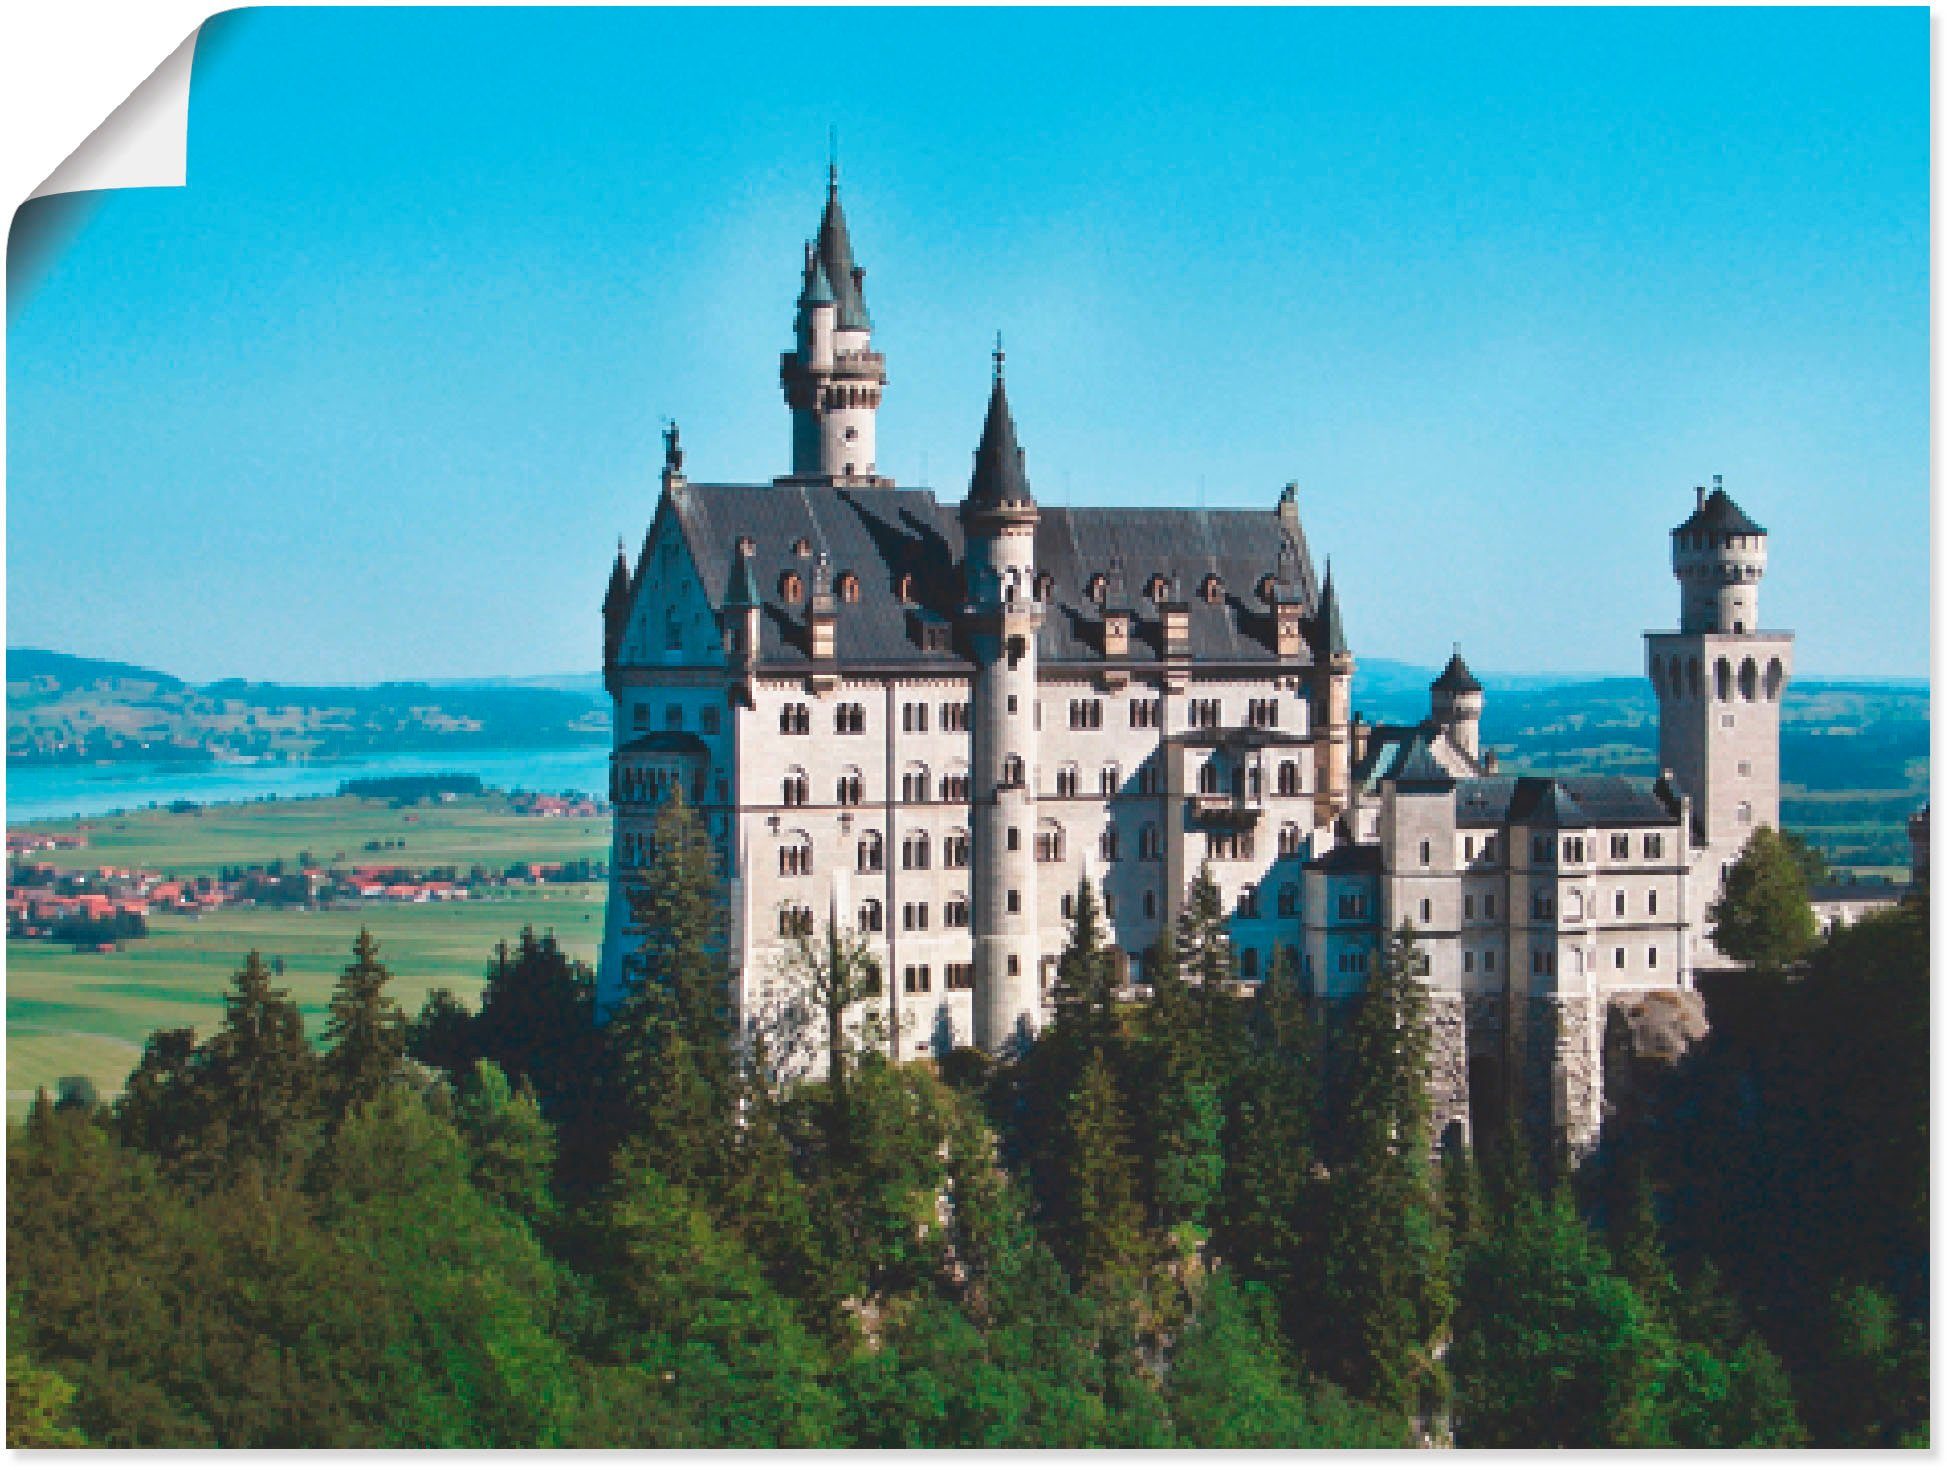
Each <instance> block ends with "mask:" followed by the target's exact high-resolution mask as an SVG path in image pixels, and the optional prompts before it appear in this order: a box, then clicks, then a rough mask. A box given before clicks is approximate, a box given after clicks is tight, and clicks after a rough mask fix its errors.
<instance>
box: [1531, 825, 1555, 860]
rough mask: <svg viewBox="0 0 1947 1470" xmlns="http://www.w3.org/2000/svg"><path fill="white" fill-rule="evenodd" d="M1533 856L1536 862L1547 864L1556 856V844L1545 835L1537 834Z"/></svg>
mask: <svg viewBox="0 0 1947 1470" xmlns="http://www.w3.org/2000/svg"><path fill="white" fill-rule="evenodd" d="M1532 855H1533V857H1534V860H1535V861H1536V862H1538V863H1545V862H1547V861H1548V860H1549V859H1550V858H1551V857H1553V856H1554V855H1555V844H1554V842H1553V841H1552V840H1551V839H1550V838H1549V837H1548V836H1547V835H1546V834H1545V833H1541V832H1537V833H1536V834H1535V840H1534V849H1533V854H1532Z"/></svg>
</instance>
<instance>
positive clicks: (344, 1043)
mask: <svg viewBox="0 0 1947 1470" xmlns="http://www.w3.org/2000/svg"><path fill="white" fill-rule="evenodd" d="M391 979H392V974H391V972H390V971H389V970H387V969H386V967H385V966H384V965H382V964H380V963H379V946H378V941H377V940H375V939H374V938H372V931H371V930H369V929H363V928H361V929H360V930H359V931H358V938H357V939H356V940H355V941H354V942H353V944H352V962H351V963H350V964H349V965H347V966H346V967H345V968H344V970H343V971H342V972H341V973H340V974H339V976H338V983H337V985H336V986H334V987H333V989H332V992H331V1019H330V1021H328V1022H327V1023H326V1025H325V1041H326V1043H327V1045H328V1047H329V1050H328V1051H327V1052H326V1054H325V1060H324V1073H325V1085H326V1089H327V1091H328V1093H329V1095H330V1098H331V1102H332V1106H333V1108H334V1109H335V1110H336V1111H337V1112H338V1113H339V1114H340V1115H341V1116H342V1115H343V1114H345V1113H346V1112H349V1111H350V1110H351V1109H352V1108H354V1107H356V1106H357V1105H358V1104H359V1103H362V1102H365V1101H366V1100H368V1099H370V1098H372V1097H375V1096H377V1095H378V1092H379V1090H380V1089H381V1088H383V1087H384V1086H385V1085H386V1083H388V1082H390V1081H391V1080H392V1079H393V1078H394V1077H396V1076H397V1075H398V1074H399V1063H400V1062H402V1061H403V1060H404V1059H405V1055H406V1015H405V1012H404V1011H402V1010H400V1009H399V1004H398V1002H397V1001H395V1000H393V999H392V997H391V996H389V995H387V994H386V993H385V987H386V986H387V985H388V984H389V983H390V982H391Z"/></svg>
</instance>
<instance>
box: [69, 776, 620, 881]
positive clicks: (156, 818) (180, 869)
mask: <svg viewBox="0 0 1947 1470" xmlns="http://www.w3.org/2000/svg"><path fill="white" fill-rule="evenodd" d="M31 827H32V830H33V831H36V832H57V833H58V832H85V833H86V834H87V838H88V845H87V846H86V847H82V848H75V849H54V850H51V851H48V852H42V853H36V854H34V856H33V858H32V861H34V862H44V863H51V864H53V865H54V866H55V867H60V868H96V867H101V866H103V865H108V866H114V867H144V868H152V869H158V870H160V871H162V872H166V873H174V874H192V873H214V872H216V871H217V870H218V869H219V868H222V867H225V866H229V865H235V864H239V863H263V862H269V861H270V860H271V859H272V858H283V859H284V860H285V861H286V862H292V861H295V860H296V858H297V857H298V855H299V854H300V853H309V854H310V855H311V857H312V858H313V860H315V861H316V862H319V863H322V864H326V865H329V866H351V865H357V864H361V863H376V864H387V865H392V864H397V865H401V866H412V867H445V866H455V867H459V868H462V869H465V868H468V867H471V866H472V865H473V864H475V863H482V864H484V865H486V866H487V867H489V868H491V869H494V870H496V871H499V870H501V869H504V868H505V867H507V865H508V864H509V863H514V862H519V861H522V860H526V861H528V862H566V861H570V860H572V859H575V858H594V859H605V858H606V857H607V856H608V822H607V820H606V819H605V818H596V817H589V818H583V819H579V820H577V819H574V818H568V817H522V816H517V815H515V814H514V812H513V810H512V808H511V806H510V805H509V803H508V800H507V798H506V797H504V796H501V795H498V794H491V795H486V796H479V797H465V798H461V799H458V800H454V801H450V802H442V803H438V804H422V805H419V806H410V807H400V808H395V807H393V806H391V805H390V804H389V803H387V802H383V801H367V800H362V799H360V798H358V797H352V796H331V797H321V798H318V799H316V800H311V801H264V802H239V803H235V804H230V805H223V806H208V807H203V808H201V809H199V810H196V811H192V812H171V811H160V810H159V811H139V812H127V813H124V814H121V815H119V816H112V817H91V818H87V819H84V820H82V821H71V822H35V823H32V824H31ZM367 842H381V843H383V842H402V843H403V844H404V845H403V846H398V847H388V848H383V849H381V850H380V851H376V852H367V851H366V850H365V844H366V843H367Z"/></svg>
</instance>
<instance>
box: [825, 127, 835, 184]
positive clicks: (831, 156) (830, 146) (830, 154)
mask: <svg viewBox="0 0 1947 1470" xmlns="http://www.w3.org/2000/svg"><path fill="white" fill-rule="evenodd" d="M825 148H826V152H825V161H826V175H827V187H828V188H829V189H830V190H831V191H832V193H834V194H836V193H837V192H838V124H837V123H833V124H832V125H831V128H830V130H829V135H828V137H827V139H826V144H825Z"/></svg>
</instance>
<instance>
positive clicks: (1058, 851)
mask: <svg viewBox="0 0 1947 1470" xmlns="http://www.w3.org/2000/svg"><path fill="white" fill-rule="evenodd" d="M1067 856H1068V838H1067V835H1066V834H1065V833H1064V832H1063V831H1062V830H1061V826H1060V824H1059V823H1056V822H1045V821H1044V822H1043V823H1042V824H1041V825H1040V827H1039V828H1038V829H1036V831H1035V834H1034V860H1035V861H1036V862H1037V863H1058V862H1061V861H1063V860H1064V859H1065V858H1066V857H1067Z"/></svg>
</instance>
